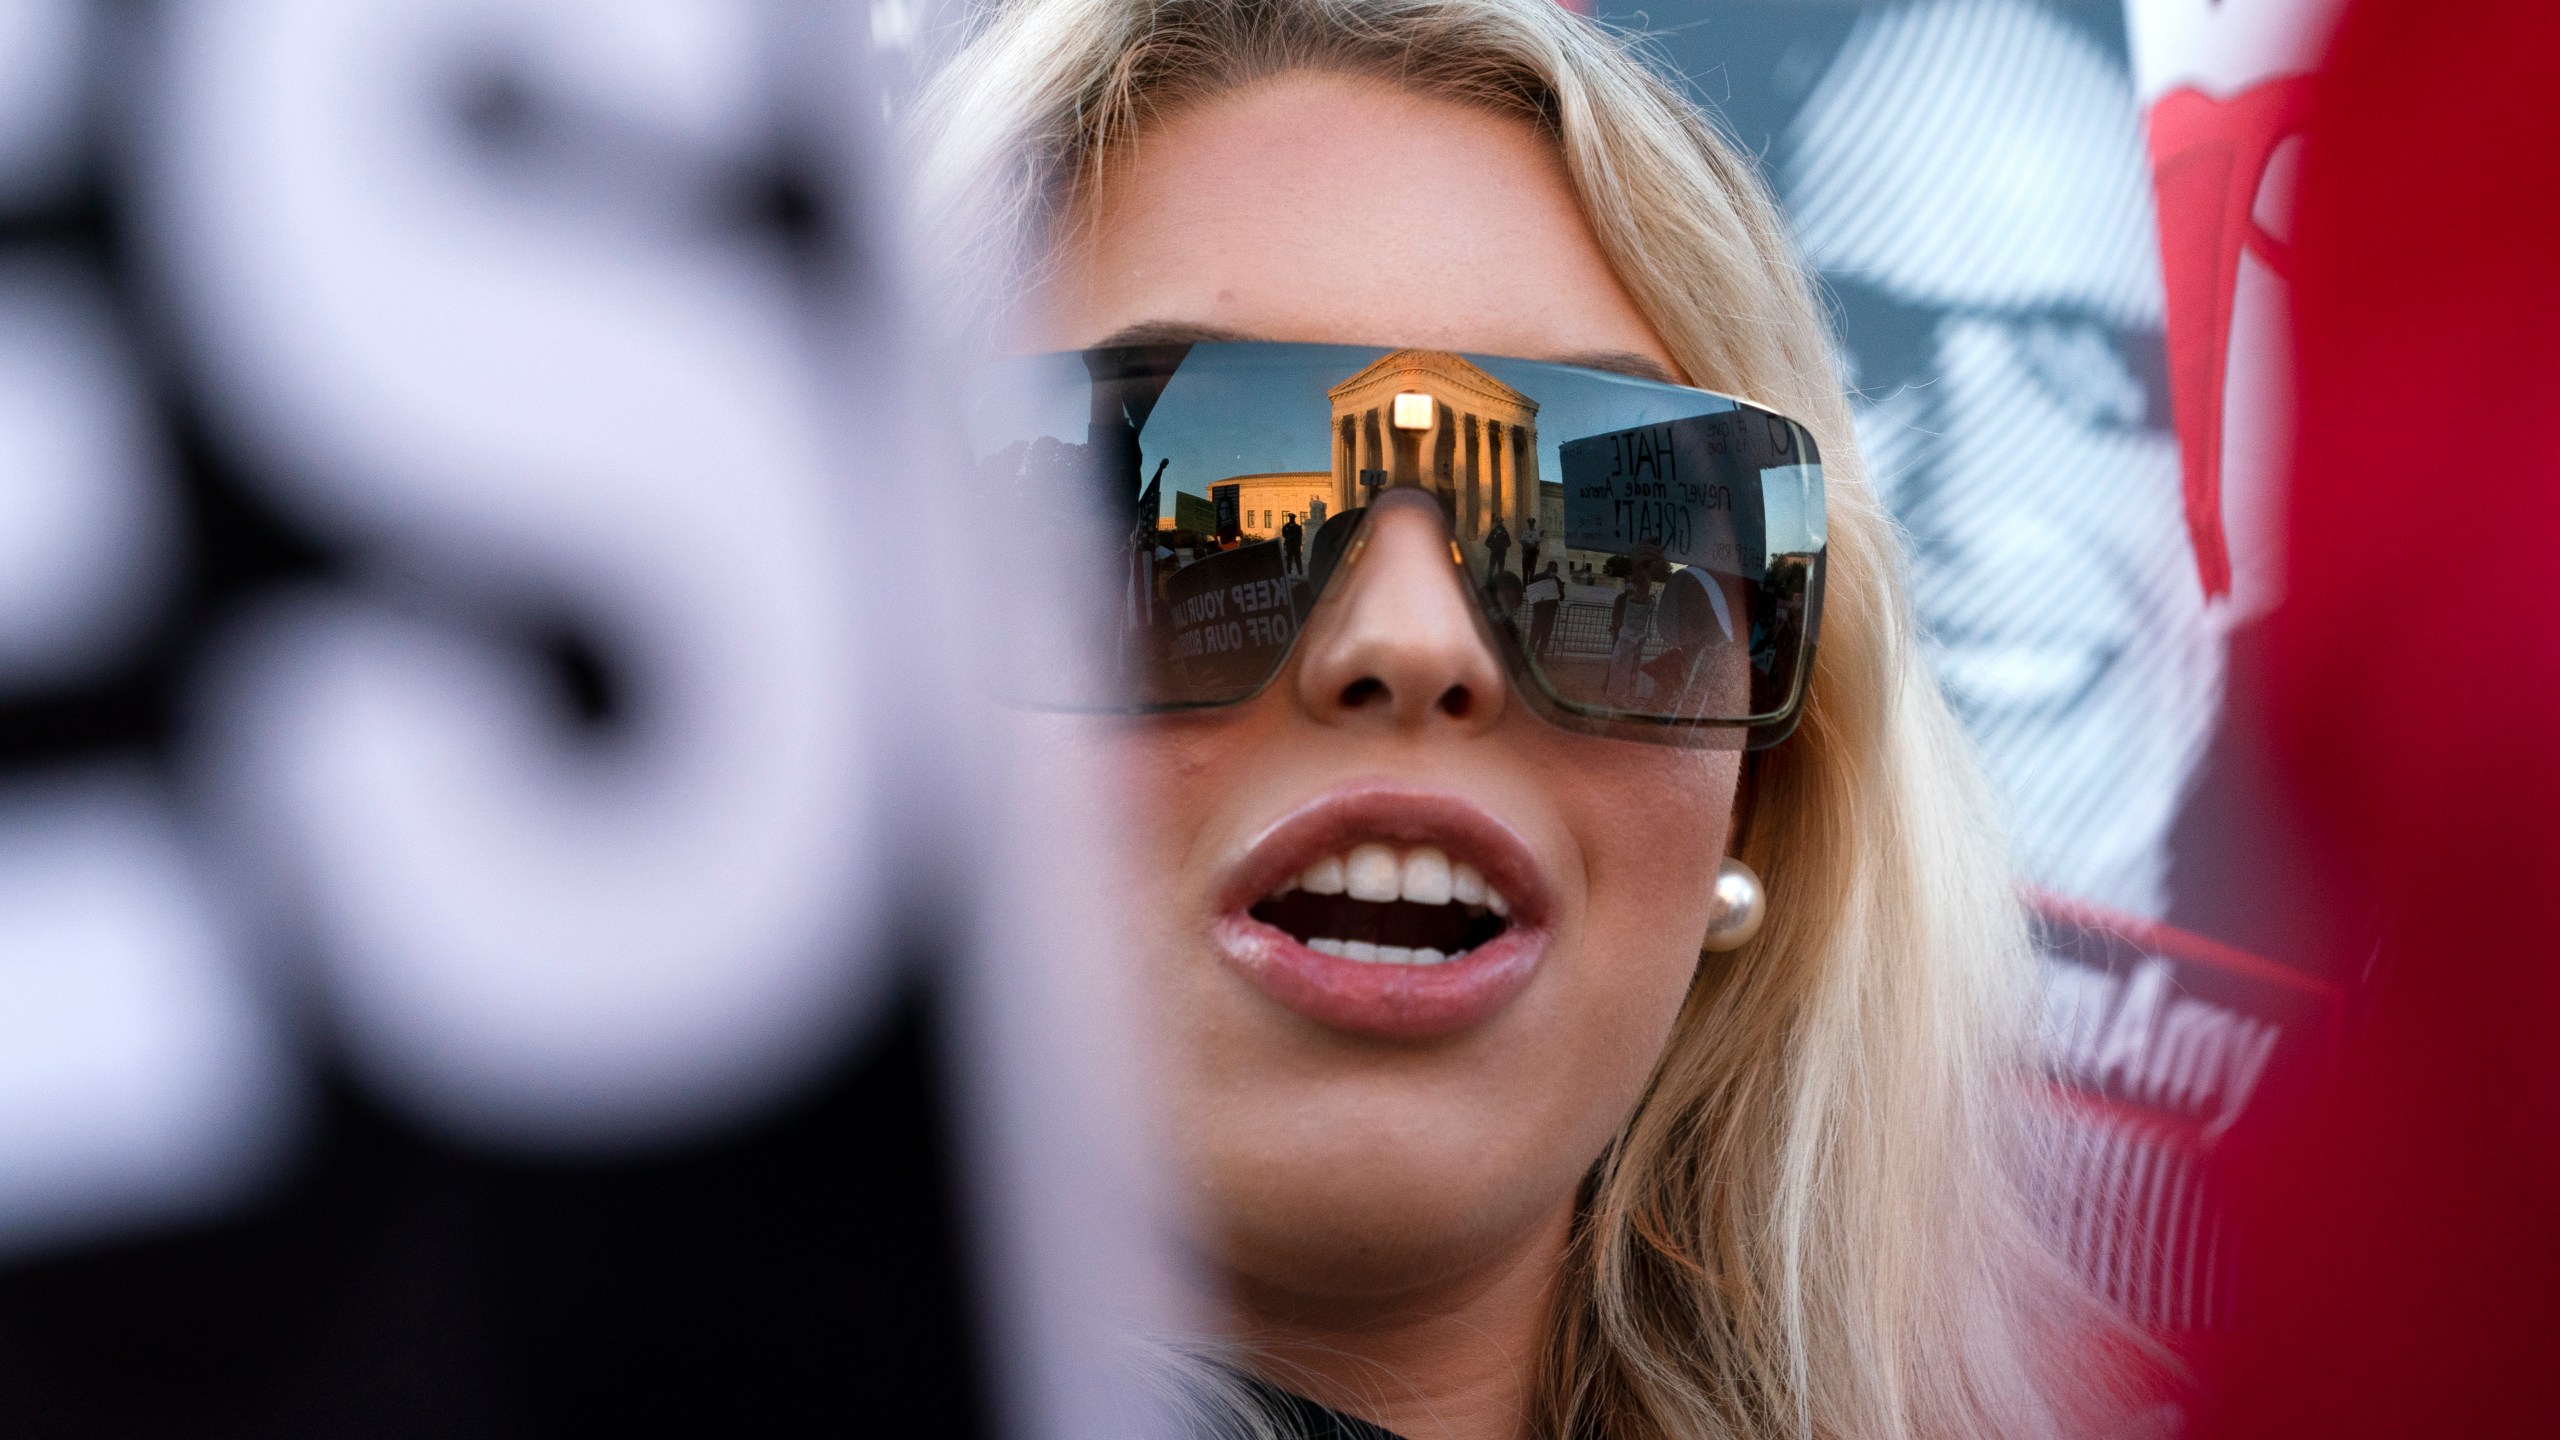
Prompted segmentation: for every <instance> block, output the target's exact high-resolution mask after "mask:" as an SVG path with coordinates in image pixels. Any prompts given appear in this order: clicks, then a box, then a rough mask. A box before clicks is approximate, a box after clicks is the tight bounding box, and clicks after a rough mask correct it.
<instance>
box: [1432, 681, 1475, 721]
mask: <svg viewBox="0 0 2560 1440" xmlns="http://www.w3.org/2000/svg"><path fill="white" fill-rule="evenodd" d="M1475 703H1476V697H1475V696H1474V695H1473V694H1472V693H1470V692H1469V691H1468V689H1467V687H1466V686H1464V685H1452V686H1450V687H1449V688H1448V689H1446V690H1443V691H1441V692H1440V709H1441V711H1442V713H1444V714H1446V715H1447V716H1448V717H1449V718H1450V719H1452V720H1464V719H1466V718H1467V711H1468V710H1470V709H1472V708H1474V706H1475Z"/></svg>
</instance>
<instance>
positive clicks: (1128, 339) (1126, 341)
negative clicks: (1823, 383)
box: [1088, 320, 1681, 385]
mask: <svg viewBox="0 0 2560 1440" xmlns="http://www.w3.org/2000/svg"><path fill="white" fill-rule="evenodd" d="M1268 338H1269V337H1268V336H1263V335H1254V334H1249V333H1247V332H1245V331H1242V330H1228V329H1224V328H1222V327H1220V326H1216V325H1198V324H1193V323H1191V322H1189V321H1184V320H1142V321H1140V322H1138V323H1137V324H1135V325H1126V326H1122V327H1121V328H1120V329H1117V330H1114V331H1112V332H1111V333H1110V334H1108V335H1105V336H1103V337H1102V338H1101V339H1099V340H1097V341H1095V342H1093V344H1092V345H1091V346H1090V347H1088V348H1091V349H1095V350H1111V349H1117V348H1120V347H1122V346H1129V345H1239V344H1252V343H1255V342H1258V341H1262V340H1266V339H1268ZM1547 363H1548V364H1550V365H1577V366H1580V367H1581V368H1583V369H1585V370H1606V371H1608V372H1609V373H1610V374H1613V375H1625V376H1629V377H1631V378H1633V379H1637V380H1652V381H1655V382H1657V383H1659V384H1663V385H1678V384H1680V383H1681V380H1680V377H1679V376H1677V375H1674V374H1672V373H1671V371H1670V370H1669V369H1668V368H1666V367H1665V366H1664V365H1663V363H1662V362H1661V361H1659V360H1656V359H1654V358H1653V357H1652V356H1650V355H1639V354H1637V353H1636V352H1635V351H1633V350H1589V351H1583V352H1579V353H1576V354H1572V355H1558V356H1554V357H1552V358H1551V359H1549V360H1548V361H1547Z"/></svg>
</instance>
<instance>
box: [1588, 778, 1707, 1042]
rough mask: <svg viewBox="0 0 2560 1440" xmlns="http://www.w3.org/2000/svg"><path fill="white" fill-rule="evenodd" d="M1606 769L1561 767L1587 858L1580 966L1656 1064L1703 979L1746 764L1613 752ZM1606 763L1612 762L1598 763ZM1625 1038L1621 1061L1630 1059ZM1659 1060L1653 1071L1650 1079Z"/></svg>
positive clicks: (1597, 998) (1611, 1013)
mask: <svg viewBox="0 0 2560 1440" xmlns="http://www.w3.org/2000/svg"><path fill="white" fill-rule="evenodd" d="M1584 743H1586V744H1590V745H1605V746H1607V747H1608V753H1607V755H1606V756H1605V760H1606V763H1605V764H1604V763H1585V764H1581V765H1575V766H1571V767H1567V766H1564V765H1557V766H1556V767H1555V768H1554V770H1553V772H1552V773H1556V774H1558V775H1562V776H1571V777H1573V782H1574V783H1572V784H1569V785H1565V786H1561V787H1559V790H1558V792H1557V793H1558V795H1559V798H1560V799H1561V801H1562V802H1563V804H1564V805H1565V806H1566V808H1567V810H1568V814H1567V823H1568V824H1569V825H1570V826H1571V828H1572V830H1573V832H1574V834H1575V836H1576V837H1577V838H1578V840H1579V842H1580V845H1581V849H1582V855H1583V866H1584V872H1583V879H1584V885H1585V894H1584V911H1583V914H1582V916H1581V917H1580V918H1581V924H1580V927H1579V928H1580V930H1581V932H1582V933H1581V934H1580V935H1579V936H1577V937H1576V941H1577V943H1576V945H1575V947H1574V948H1575V951H1576V954H1575V955H1574V957H1573V959H1574V961H1575V964H1574V966H1573V969H1574V971H1575V972H1576V974H1577V975H1578V976H1580V977H1582V979H1583V983H1585V984H1587V985H1588V986H1589V987H1590V988H1591V989H1592V991H1593V992H1594V994H1593V997H1592V999H1593V1003H1594V1004H1595V1005H1597V1006H1599V1007H1601V1008H1602V1009H1603V1010H1604V1011H1605V1012H1606V1013H1607V1016H1608V1022H1607V1023H1611V1024H1614V1025H1617V1026H1619V1027H1622V1028H1623V1029H1634V1028H1638V1027H1641V1028H1642V1030H1643V1031H1644V1032H1645V1034H1646V1035H1647V1037H1648V1041H1649V1043H1648V1045H1647V1046H1645V1047H1643V1048H1644V1053H1645V1054H1646V1055H1647V1056H1648V1057H1649V1056H1650V1055H1651V1054H1652V1053H1654V1051H1655V1050H1658V1048H1659V1042H1660V1041H1661V1039H1663V1038H1664V1037H1666V1036H1667V1035H1668V1034H1669V1027H1670V1023H1671V1021H1672V1019H1673V1018H1674V1016H1675V1015H1676V1013H1677V1011H1678V1008H1679V1004H1680V1000H1681V997H1682V996H1683V995H1684V994H1685V993H1686V991H1687V988H1688V985H1689V980H1690V977H1691V975H1692V974H1693V973H1694V972H1695V970H1696V968H1697V961H1698V942H1699V941H1700V940H1701V939H1702V938H1704V936H1705V934H1706V929H1707V919H1708V912H1709V908H1710V905H1711V903H1712V896H1713V887H1714V881H1715V873H1716V865H1717V862H1719V861H1720V860H1722V859H1723V857H1724V854H1725V851H1726V846H1727V844H1728V842H1729V839H1730V831H1731V819H1732V814H1733V801H1734V792H1735V787H1736V784H1737V782H1738V780H1739V777H1740V773H1741V769H1740V761H1741V757H1740V756H1739V755H1737V754H1734V753H1731V752H1725V751H1691V750H1671V749H1661V748H1650V747H1638V746H1634V745H1628V744H1624V743H1612V742H1605V741H1589V742H1584ZM1591 758H1592V759H1593V760H1595V761H1596V760H1599V759H1602V758H1604V757H1596V756H1595V757H1591ZM1628 1038H1630V1037H1628V1036H1626V1035H1624V1034H1623V1033H1622V1035H1621V1036H1620V1037H1619V1041H1618V1044H1616V1045H1614V1046H1611V1047H1610V1048H1611V1049H1613V1050H1618V1051H1620V1052H1623V1051H1624V1050H1626V1049H1627V1048H1628V1047H1627V1045H1626V1040H1627V1039H1628ZM1649 1066H1650V1060H1649V1059H1648V1061H1647V1067H1648V1068H1649Z"/></svg>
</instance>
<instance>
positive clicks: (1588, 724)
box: [1022, 341, 1830, 751]
mask: <svg viewBox="0 0 2560 1440" xmlns="http://www.w3.org/2000/svg"><path fill="white" fill-rule="evenodd" d="M1226 343H1255V344H1270V345H1273V346H1275V347H1278V346H1282V345H1286V344H1288V343H1289V342H1279V341H1273V342H1226ZM1193 348H1194V347H1193V346H1192V345H1191V344H1189V343H1184V342H1173V343H1164V344H1149V345H1130V346H1103V347H1094V348H1090V349H1086V350H1082V351H1064V352H1056V353H1055V354H1053V355H1047V356H1029V357H1022V358H1025V359H1032V360H1039V359H1062V358H1064V357H1066V356H1070V355H1072V356H1075V357H1077V358H1078V359H1080V360H1081V361H1082V362H1083V364H1084V367H1085V370H1086V372H1087V374H1088V376H1089V377H1090V379H1091V382H1092V383H1093V384H1095V385H1102V384H1105V383H1110V382H1111V381H1114V380H1128V379H1136V378H1139V376H1140V375H1142V374H1144V373H1151V372H1157V371H1161V372H1162V373H1164V374H1166V375H1167V376H1168V378H1169V377H1170V375H1171V373H1172V372H1173V371H1175V370H1178V369H1179V368H1180V366H1181V365H1182V363H1183V362H1184V360H1185V359H1187V358H1188V353H1189V352H1190V351H1191V350H1192V349H1193ZM1327 348H1334V347H1327ZM1340 348H1362V349H1369V348H1374V349H1376V350H1377V351H1378V352H1379V353H1380V354H1381V355H1387V354H1392V353H1394V351H1395V350H1396V349H1397V348H1398V347H1393V346H1376V347H1340ZM1492 358H1514V357H1492ZM1521 363H1528V364H1536V365H1541V366H1544V367H1547V368H1550V369H1556V370H1566V371H1586V370H1587V367H1582V366H1575V365H1568V364H1560V363H1558V362H1554V361H1525V360H1524V361H1522V362H1521ZM1587 373H1590V374H1593V375H1597V376H1605V377H1606V378H1608V379H1609V380H1612V381H1627V380H1630V379H1637V380H1638V383H1642V384H1647V385H1653V386H1658V387H1660V388H1662V389H1666V390H1674V391H1684V392H1687V393H1690V394H1695V395H1701V396H1706V397H1709V398H1712V399H1715V400H1719V401H1723V402H1725V403H1726V404H1727V405H1729V406H1732V407H1733V408H1735V409H1737V410H1748V411H1751V412H1754V413H1757V414H1760V415H1763V416H1768V417H1770V418H1772V419H1774V420H1777V421H1779V422H1781V423H1784V424H1786V425H1788V426H1790V427H1791V428H1792V430H1793V431H1794V432H1795V433H1796V434H1798V435H1801V436H1802V437H1803V438H1804V439H1805V440H1806V441H1807V442H1808V443H1809V444H1810V445H1811V447H1812V450H1811V453H1814V454H1816V455H1818V454H1819V451H1820V443H1819V441H1818V440H1816V439H1815V437H1814V436H1813V434H1812V432H1811V431H1810V430H1807V429H1806V428H1805V427H1804V426H1802V425H1800V424H1798V423H1797V422H1795V421H1793V420H1791V419H1789V418H1788V417H1786V416H1783V415H1779V414H1778V413H1777V412H1776V411H1773V410H1770V409H1768V408H1767V407H1765V406H1761V405H1755V404H1753V403H1751V402H1750V401H1748V400H1743V399H1741V398H1739V397H1736V396H1732V395H1726V394H1724V393H1722V392H1720V391H1713V390H1702V389H1698V388H1697V387H1695V386H1687V385H1675V384H1670V383H1668V382H1664V381H1658V380H1644V379H1640V377H1629V376H1625V375H1620V374H1616V373H1614V372H1609V371H1597V370H1588V371H1587ZM1406 492H1411V494H1412V495H1413V496H1414V497H1415V499H1416V500H1428V501H1429V502H1430V503H1431V504H1432V506H1433V508H1434V509H1435V510H1437V511H1438V512H1439V515H1440V523H1441V533H1442V535H1443V537H1444V538H1445V539H1446V540H1447V541H1448V545H1449V556H1450V568H1451V569H1452V570H1453V571H1454V572H1455V578H1456V579H1457V582H1458V584H1459V586H1460V588H1461V589H1462V590H1463V591H1464V592H1465V594H1466V595H1467V597H1468V599H1469V600H1470V601H1471V602H1472V603H1470V605H1469V606H1468V609H1469V612H1470V613H1471V614H1472V615H1473V617H1474V619H1475V623H1476V626H1477V631H1478V634H1479V637H1480V638H1481V639H1482V640H1483V641H1484V642H1485V643H1486V644H1487V645H1488V646H1489V647H1490V648H1491V649H1492V650H1493V652H1494V654H1495V655H1496V656H1497V657H1498V658H1499V659H1500V660H1501V662H1502V666H1503V669H1504V670H1505V672H1506V675H1507V679H1508V680H1509V683H1510V685H1511V690H1512V693H1513V694H1514V695H1516V696H1518V697H1519V698H1520V700H1521V701H1522V702H1523V703H1524V704H1525V705H1527V706H1528V708H1529V709H1530V711H1531V712H1532V713H1534V714H1536V715H1537V716H1538V717H1539V718H1540V719H1542V720H1544V721H1546V722H1547V723H1549V724H1551V725H1554V726H1555V727H1557V728H1558V729H1561V730H1565V731H1567V732H1570V733H1574V734H1581V735H1593V736H1599V737H1603V738H1608V739H1617V740H1630V741H1636V742H1639V743H1644V744H1652V745H1669V746H1675V747H1680V748H1687V749H1713V750H1745V751H1758V750H1766V749H1769V748H1771V747H1773V746H1775V745H1778V744H1780V743H1781V742H1783V741H1785V740H1786V739H1787V738H1788V737H1789V736H1790V735H1792V734H1793V733H1794V732H1795V730H1796V727H1797V726H1798V725H1799V724H1800V723H1801V722H1802V720H1803V716H1804V706H1805V701H1806V697H1807V695H1808V694H1809V693H1810V690H1811V687H1812V680H1813V670H1814V663H1815V657H1816V654H1817V653H1818V646H1819V641H1820V638H1821V628H1822V605H1823V590H1824V581H1825V576H1826V572H1827V570H1828V568H1829V558H1830V547H1829V544H1828V542H1827V539H1826V540H1825V543H1823V544H1822V545H1820V546H1818V547H1817V548H1815V549H1813V550H1812V551H1810V552H1809V554H1810V564H1809V573H1808V574H1807V575H1806V578H1805V590H1804V604H1805V612H1804V617H1803V621H1802V632H1801V634H1802V638H1801V641H1800V644H1799V649H1798V654H1797V656H1796V663H1795V667H1794V671H1793V675H1792V680H1791V683H1790V685H1789V688H1788V693H1787V695H1786V696H1785V697H1784V699H1783V701H1782V703H1781V704H1780V705H1779V706H1778V708H1776V709H1774V710H1770V711H1766V712H1763V713H1759V714H1754V715H1746V716H1741V717H1732V718H1726V717H1717V718H1697V717H1689V716H1680V715H1658V714H1648V713H1646V712H1643V711H1636V710H1623V709H1618V708H1616V707H1612V706H1606V705H1593V704H1588V703H1584V702H1580V701H1575V700H1570V699H1567V698H1565V697H1564V696H1562V695H1559V694H1557V693H1555V691H1554V689H1553V687H1551V686H1550V685H1549V684H1548V682H1547V681H1546V680H1545V678H1544V677H1543V676H1542V675H1541V674H1540V672H1539V669H1538V665H1537V662H1536V660H1535V659H1534V658H1533V657H1532V656H1531V655H1530V654H1529V652H1528V649H1527V643H1526V638H1525V637H1524V636H1522V635H1521V634H1520V633H1519V627H1518V626H1517V625H1516V624H1515V623H1513V622H1512V621H1511V620H1510V619H1509V618H1508V617H1507V616H1505V615H1503V614H1502V612H1501V610H1500V608H1499V604H1498V601H1497V599H1496V597H1495V596H1494V595H1493V594H1492V593H1491V587H1489V586H1487V585H1483V584H1479V583H1478V582H1477V581H1476V580H1475V579H1474V577H1473V576H1472V574H1471V573H1470V571H1469V569H1468V566H1467V563H1466V560H1465V556H1464V554H1463V552H1462V551H1461V549H1460V546H1459V541H1458V525H1457V519H1456V516H1455V514H1454V513H1453V511H1452V508H1451V503H1450V500H1449V497H1447V496H1444V495H1442V494H1440V493H1439V492H1438V491H1437V490H1434V489H1432V488H1430V487H1427V486H1413V485H1405V486H1393V487H1389V488H1387V489H1384V490H1381V491H1378V492H1376V493H1375V494H1374V495H1373V498H1372V500H1371V503H1369V504H1367V505H1362V506H1358V507H1355V508H1352V509H1348V510H1345V511H1342V512H1339V513H1338V514H1336V515H1333V516H1330V517H1328V518H1327V519H1326V521H1325V524H1324V525H1323V526H1322V527H1320V529H1319V530H1318V531H1312V532H1310V533H1309V535H1308V537H1307V540H1306V542H1305V543H1306V544H1307V545H1308V546H1309V550H1310V553H1309V554H1308V555H1307V557H1306V563H1305V570H1304V575H1305V578H1306V582H1307V585H1308V589H1309V592H1310V593H1309V597H1308V602H1307V606H1306V610H1305V613H1304V614H1303V615H1302V616H1301V617H1300V618H1299V623H1298V626H1297V630H1296V632H1295V633H1294V634H1292V635H1291V636H1290V638H1289V640H1288V642H1287V646H1286V648H1285V649H1283V650H1282V651H1281V652H1280V653H1279V655H1278V656H1277V657H1276V658H1275V659H1274V660H1273V662H1272V665H1271V668H1270V670H1269V671H1268V672H1267V673H1266V674H1264V675H1263V677H1262V678H1261V679H1260V680H1259V681H1257V682H1256V683H1255V684H1254V685H1253V686H1252V687H1251V688H1249V689H1246V690H1243V691H1241V692H1239V693H1236V694H1233V695H1227V696H1220V697H1218V698H1215V699H1206V700H1158V701H1143V700H1142V701H1132V702H1130V703H1127V704H1122V705H1096V704H1072V703H1049V702H1026V703H1029V704H1031V705H1032V706H1033V708H1038V709H1042V710H1048V711H1053V712H1060V713H1073V714H1091V715H1130V716H1138V715H1169V714H1191V713H1199V712H1205V711H1214V710H1224V709H1229V708H1232V707H1234V706H1237V705H1242V704H1246V703H1248V702H1250V701H1252V700H1254V699H1255V698H1257V697H1259V696H1260V695H1261V694H1262V693H1263V692H1264V691H1266V690H1268V689H1269V688H1270V687H1271V684H1272V682H1273V681H1275V680H1278V679H1279V678H1280V677H1281V676H1283V675H1285V674H1287V673H1288V670H1289V665H1290V662H1291V661H1292V660H1293V659H1294V658H1295V657H1296V655H1297V653H1298V645H1299V642H1300V640H1301V639H1303V637H1304V635H1305V632H1306V629H1307V628H1308V627H1309V626H1310V625H1312V624H1314V623H1315V622H1316V617H1317V616H1318V615H1319V614H1320V613H1321V612H1322V611H1323V610H1324V609H1325V607H1326V606H1327V605H1328V604H1330V603H1332V602H1333V600H1334V597H1335V596H1336V595H1337V594H1338V589H1337V587H1336V585H1335V583H1334V581H1335V578H1336V577H1337V576H1339V575H1341V574H1343V573H1345V572H1346V570H1347V569H1348V567H1349V566H1351V565H1352V564H1354V563H1356V562H1357V560H1358V558H1359V557H1360V555H1361V554H1362V552H1363V551H1365V550H1366V548H1367V544H1368V539H1369V520H1370V518H1371V512H1372V511H1373V510H1375V509H1376V508H1377V507H1378V506H1379V505H1380V504H1382V503H1409V502H1406V501H1404V500H1402V499H1401V497H1402V496H1403V495H1404V494H1405V493H1406ZM1344 522H1349V523H1348V526H1347V528H1346V531H1345V533H1344V534H1343V536H1342V538H1341V540H1340V541H1339V548H1338V550H1337V551H1336V552H1335V553H1334V554H1332V555H1330V556H1326V555H1321V554H1318V553H1314V545H1315V542H1316V540H1317V536H1318V534H1319V533H1320V532H1321V530H1322V529H1331V528H1332V527H1333V526H1335V525H1336V524H1342V523H1344ZM1826 528H1827V527H1826ZM1267 543H1277V542H1267ZM1558 548H1559V549H1561V548H1562V547H1561V546H1559V547H1558ZM1796 553H1808V552H1796ZM1319 567H1321V568H1319ZM1524 583H1525V582H1524Z"/></svg>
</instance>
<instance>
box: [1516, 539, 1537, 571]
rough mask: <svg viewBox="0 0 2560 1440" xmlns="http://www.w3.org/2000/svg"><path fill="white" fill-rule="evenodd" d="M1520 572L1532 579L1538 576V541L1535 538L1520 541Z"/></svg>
mask: <svg viewBox="0 0 2560 1440" xmlns="http://www.w3.org/2000/svg"><path fill="white" fill-rule="evenodd" d="M1520 573H1521V574H1522V575H1524V576H1526V577H1528V578H1529V579H1532V580H1535V579H1537V578H1538V542H1537V541H1535V540H1523V541H1521V542H1520Z"/></svg>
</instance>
